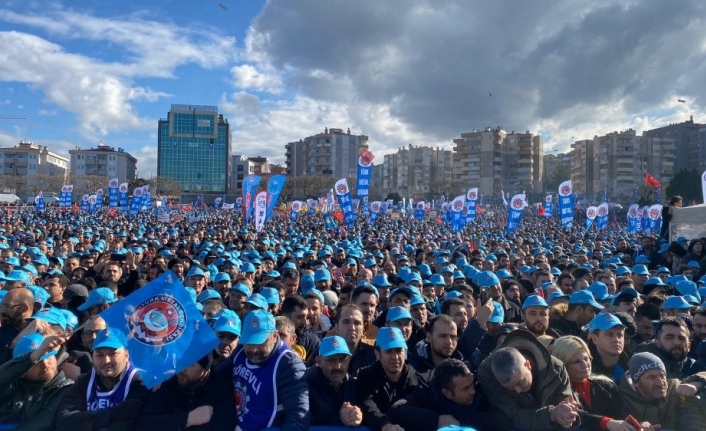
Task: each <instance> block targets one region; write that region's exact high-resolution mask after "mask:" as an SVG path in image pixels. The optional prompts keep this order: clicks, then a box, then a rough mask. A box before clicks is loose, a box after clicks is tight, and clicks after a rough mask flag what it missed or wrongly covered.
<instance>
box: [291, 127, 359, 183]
mask: <svg viewBox="0 0 706 431" xmlns="http://www.w3.org/2000/svg"><path fill="white" fill-rule="evenodd" d="M364 148H365V149H367V148H368V137H367V136H365V135H351V134H350V129H349V130H348V131H347V132H344V131H343V130H342V129H335V128H332V129H328V128H327V129H326V130H325V131H324V133H319V134H316V135H313V136H308V137H306V138H304V139H303V140H300V141H295V142H290V143H288V144H286V145H285V150H286V152H285V156H286V159H287V175H288V176H290V177H297V176H300V175H328V176H332V177H334V178H348V179H351V180H354V179H355V178H356V175H357V170H358V155H359V154H360V151H361V150H362V149H364Z"/></svg>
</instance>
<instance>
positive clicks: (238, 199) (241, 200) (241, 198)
mask: <svg viewBox="0 0 706 431" xmlns="http://www.w3.org/2000/svg"><path fill="white" fill-rule="evenodd" d="M235 203H236V204H238V205H240V204H242V203H243V197H242V196H238V197H237V198H235Z"/></svg>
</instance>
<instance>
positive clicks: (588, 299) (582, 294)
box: [569, 290, 603, 310]
mask: <svg viewBox="0 0 706 431" xmlns="http://www.w3.org/2000/svg"><path fill="white" fill-rule="evenodd" d="M569 304H576V305H591V306H593V307H594V308H597V309H599V310H602V309H603V306H602V305H601V304H599V303H597V302H596V300H595V299H593V294H592V293H591V292H589V291H588V290H579V291H578V292H574V293H572V294H571V295H569Z"/></svg>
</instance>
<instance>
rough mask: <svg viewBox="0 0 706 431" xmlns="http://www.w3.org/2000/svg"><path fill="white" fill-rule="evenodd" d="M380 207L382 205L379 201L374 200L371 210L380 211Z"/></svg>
mask: <svg viewBox="0 0 706 431" xmlns="http://www.w3.org/2000/svg"><path fill="white" fill-rule="evenodd" d="M380 207H381V205H380V203H379V202H373V203H371V204H370V210H371V211H373V212H378V211H380Z"/></svg>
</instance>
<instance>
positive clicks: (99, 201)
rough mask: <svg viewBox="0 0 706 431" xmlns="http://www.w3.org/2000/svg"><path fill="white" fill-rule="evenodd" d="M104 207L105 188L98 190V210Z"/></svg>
mask: <svg viewBox="0 0 706 431" xmlns="http://www.w3.org/2000/svg"><path fill="white" fill-rule="evenodd" d="M101 208H103V189H98V190H96V210H100V209H101Z"/></svg>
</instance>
